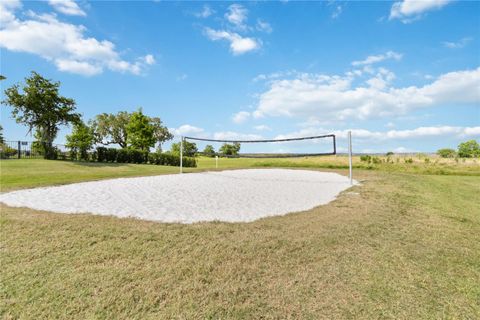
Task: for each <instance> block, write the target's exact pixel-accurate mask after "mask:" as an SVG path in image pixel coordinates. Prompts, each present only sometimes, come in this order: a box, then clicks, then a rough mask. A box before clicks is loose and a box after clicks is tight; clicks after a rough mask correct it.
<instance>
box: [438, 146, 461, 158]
mask: <svg viewBox="0 0 480 320" xmlns="http://www.w3.org/2000/svg"><path fill="white" fill-rule="evenodd" d="M437 154H438V155H439V156H440V157H442V158H455V156H456V155H457V153H456V152H455V150H453V149H448V148H445V149H439V150H438V151H437Z"/></svg>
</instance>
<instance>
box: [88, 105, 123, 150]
mask: <svg viewBox="0 0 480 320" xmlns="http://www.w3.org/2000/svg"><path fill="white" fill-rule="evenodd" d="M129 122H130V114H129V113H128V112H126V111H120V112H118V113H117V114H113V113H102V114H99V115H97V116H96V117H95V119H93V120H92V121H91V122H90V126H91V127H92V129H93V132H94V133H95V141H96V142H97V143H101V144H103V145H109V144H118V145H119V146H120V147H122V148H126V147H127V138H128V133H127V125H128V123H129Z"/></svg>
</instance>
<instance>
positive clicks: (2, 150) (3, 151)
mask: <svg viewBox="0 0 480 320" xmlns="http://www.w3.org/2000/svg"><path fill="white" fill-rule="evenodd" d="M16 154H17V149H15V148H11V147H9V146H8V145H6V144H3V143H2V144H0V159H8V158H10V157H13V156H15V155H16Z"/></svg>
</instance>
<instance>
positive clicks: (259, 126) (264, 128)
mask: <svg viewBox="0 0 480 320" xmlns="http://www.w3.org/2000/svg"><path fill="white" fill-rule="evenodd" d="M253 128H254V129H255V130H257V131H272V128H270V127H269V126H267V125H264V124H261V125H258V126H255V127H253Z"/></svg>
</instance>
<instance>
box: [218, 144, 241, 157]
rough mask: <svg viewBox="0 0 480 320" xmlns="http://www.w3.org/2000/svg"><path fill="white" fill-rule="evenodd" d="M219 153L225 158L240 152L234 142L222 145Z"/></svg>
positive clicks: (238, 146) (238, 145)
mask: <svg viewBox="0 0 480 320" xmlns="http://www.w3.org/2000/svg"><path fill="white" fill-rule="evenodd" d="M219 151H220V153H221V154H223V155H226V156H236V155H238V153H239V152H240V143H238V142H235V143H234V144H229V143H224V144H223V145H222V146H221V147H220V149H219Z"/></svg>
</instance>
